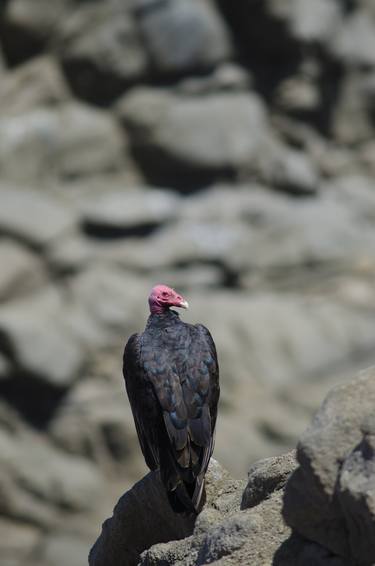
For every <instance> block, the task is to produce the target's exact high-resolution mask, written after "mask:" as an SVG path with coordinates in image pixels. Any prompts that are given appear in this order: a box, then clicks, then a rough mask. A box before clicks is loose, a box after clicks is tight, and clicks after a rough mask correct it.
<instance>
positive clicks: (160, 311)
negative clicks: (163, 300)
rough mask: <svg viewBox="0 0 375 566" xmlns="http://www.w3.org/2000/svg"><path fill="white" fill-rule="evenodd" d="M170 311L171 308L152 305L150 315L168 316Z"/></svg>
mask: <svg viewBox="0 0 375 566" xmlns="http://www.w3.org/2000/svg"><path fill="white" fill-rule="evenodd" d="M168 312H170V311H169V307H163V306H162V305H158V304H156V303H151V304H150V313H151V314H167V313H168Z"/></svg>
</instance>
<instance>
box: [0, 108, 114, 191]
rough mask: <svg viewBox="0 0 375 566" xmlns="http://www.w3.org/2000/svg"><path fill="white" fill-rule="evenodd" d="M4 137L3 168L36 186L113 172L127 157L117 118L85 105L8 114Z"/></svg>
mask: <svg viewBox="0 0 375 566" xmlns="http://www.w3.org/2000/svg"><path fill="white" fill-rule="evenodd" d="M0 135H1V138H2V145H1V147H0V171H1V172H2V175H3V177H5V178H8V179H10V180H14V181H17V182H20V181H22V182H26V181H27V182H28V183H30V182H31V183H34V184H36V183H40V182H46V181H48V180H51V179H55V178H60V179H65V180H66V179H71V178H76V177H82V176H85V175H93V174H95V173H100V172H106V171H107V172H108V171H114V170H117V169H118V168H119V167H120V165H121V163H122V160H123V152H124V139H123V136H122V134H121V131H120V129H119V128H118V127H117V124H116V122H115V121H114V120H113V119H112V118H111V117H110V116H109V115H108V114H106V113H104V112H102V111H100V110H94V109H92V108H90V107H88V106H85V105H83V104H78V103H67V104H63V105H61V106H59V107H58V108H57V109H52V108H44V107H43V108H37V109H34V110H31V111H29V112H26V113H25V114H20V115H17V116H3V117H2V118H1V119H0ZM20 163H22V166H20Z"/></svg>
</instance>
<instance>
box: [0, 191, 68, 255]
mask: <svg viewBox="0 0 375 566" xmlns="http://www.w3.org/2000/svg"><path fill="white" fill-rule="evenodd" d="M74 222H75V217H74V213H73V211H72V210H71V209H70V208H69V207H68V206H66V205H65V203H63V202H62V201H61V200H60V199H58V198H54V197H52V196H49V195H47V194H44V193H42V192H41V191H36V190H31V189H26V188H21V187H17V186H9V185H5V184H0V232H1V233H2V234H5V235H9V236H12V237H15V238H17V239H19V240H21V241H22V242H25V243H26V244H28V245H30V246H32V247H35V248H40V247H43V246H45V245H47V244H48V243H50V242H51V241H52V240H53V239H55V238H57V237H58V236H60V235H62V234H63V233H64V232H68V231H69V230H70V229H71V228H72V227H73V225H74Z"/></svg>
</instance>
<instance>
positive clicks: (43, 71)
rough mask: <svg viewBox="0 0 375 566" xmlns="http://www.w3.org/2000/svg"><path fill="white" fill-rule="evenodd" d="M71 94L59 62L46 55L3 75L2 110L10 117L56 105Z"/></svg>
mask: <svg viewBox="0 0 375 566" xmlns="http://www.w3.org/2000/svg"><path fill="white" fill-rule="evenodd" d="M69 96H70V94H69V89H68V87H67V85H66V83H65V80H64V78H63V75H62V73H61V71H60V68H59V67H58V65H57V62H56V61H55V59H53V58H52V57H50V56H46V55H45V56H41V57H36V58H35V59H32V60H31V61H30V62H28V63H25V64H24V65H21V66H20V67H17V68H16V69H14V70H13V71H12V72H9V73H7V74H6V76H5V77H3V78H2V80H1V84H0V109H3V111H4V113H5V112H6V114H7V116H10V115H12V116H16V115H17V114H22V113H24V112H28V111H29V110H31V109H34V108H40V107H43V106H47V107H50V106H56V105H57V104H59V103H61V102H65V101H66V100H68V98H69ZM0 112H1V110H0Z"/></svg>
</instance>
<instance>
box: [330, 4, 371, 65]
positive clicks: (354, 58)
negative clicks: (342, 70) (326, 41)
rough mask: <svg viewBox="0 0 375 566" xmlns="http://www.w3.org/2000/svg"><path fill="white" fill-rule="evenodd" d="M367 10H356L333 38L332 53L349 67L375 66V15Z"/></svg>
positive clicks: (369, 8) (364, 8)
mask: <svg viewBox="0 0 375 566" xmlns="http://www.w3.org/2000/svg"><path fill="white" fill-rule="evenodd" d="M367 8H368V9H366V6H365V5H364V6H363V9H361V8H358V9H356V10H354V11H353V13H352V14H350V15H349V16H348V17H347V18H346V19H345V20H344V21H343V22H342V25H341V26H340V28H339V29H338V30H337V32H336V34H334V35H333V36H332V41H331V46H330V48H331V50H332V52H333V53H334V54H335V56H336V57H338V58H339V59H341V61H343V62H344V64H346V65H348V66H352V65H355V66H361V65H365V66H370V67H373V66H374V65H375V14H374V13H372V12H371V7H370V3H369V6H368V7H367Z"/></svg>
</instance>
